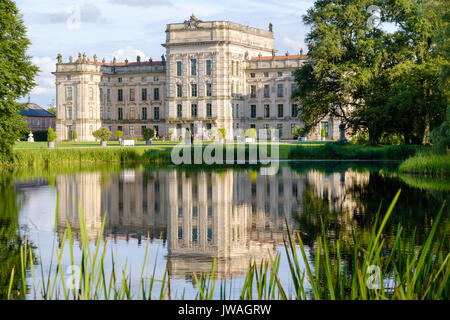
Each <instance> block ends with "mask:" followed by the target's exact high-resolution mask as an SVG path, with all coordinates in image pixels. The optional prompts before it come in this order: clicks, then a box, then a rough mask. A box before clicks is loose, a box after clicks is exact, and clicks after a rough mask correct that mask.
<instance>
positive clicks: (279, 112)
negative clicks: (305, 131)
mask: <svg viewBox="0 0 450 320" xmlns="http://www.w3.org/2000/svg"><path fill="white" fill-rule="evenodd" d="M283 109H284V107H283V105H282V104H279V105H278V118H282V117H283V113H284V112H283V111H284V110H283Z"/></svg>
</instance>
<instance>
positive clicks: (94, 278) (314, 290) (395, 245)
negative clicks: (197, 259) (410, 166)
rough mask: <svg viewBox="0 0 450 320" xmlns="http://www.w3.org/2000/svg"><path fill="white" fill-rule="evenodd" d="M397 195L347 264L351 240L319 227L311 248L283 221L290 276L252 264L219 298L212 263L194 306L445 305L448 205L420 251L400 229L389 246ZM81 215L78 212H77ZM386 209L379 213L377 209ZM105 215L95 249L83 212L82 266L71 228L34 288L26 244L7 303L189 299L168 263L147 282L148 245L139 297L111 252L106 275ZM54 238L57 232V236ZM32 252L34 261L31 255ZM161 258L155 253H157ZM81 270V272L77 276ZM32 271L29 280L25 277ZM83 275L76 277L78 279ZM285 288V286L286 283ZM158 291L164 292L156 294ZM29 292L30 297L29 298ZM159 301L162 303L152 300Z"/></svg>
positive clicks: (199, 281)
mask: <svg viewBox="0 0 450 320" xmlns="http://www.w3.org/2000/svg"><path fill="white" fill-rule="evenodd" d="M399 196H400V191H398V193H397V194H396V195H395V197H394V198H393V200H392V202H391V204H390V206H389V208H388V210H387V212H386V213H385V215H384V216H381V214H380V209H379V210H378V213H377V216H376V219H375V222H374V224H373V228H372V231H371V233H370V237H369V239H368V242H366V244H365V245H364V244H361V243H358V241H357V240H356V237H355V236H354V237H353V243H351V248H352V250H351V253H350V258H349V257H348V253H347V259H345V258H344V253H343V250H342V248H343V247H344V245H346V244H347V245H348V240H346V241H344V239H342V238H339V240H337V241H335V242H333V243H332V242H330V241H329V239H328V238H327V235H326V230H325V227H324V225H323V223H322V235H321V236H320V237H318V238H317V239H316V241H315V245H314V246H310V247H306V246H305V244H304V242H303V241H302V237H301V236H300V233H299V232H296V233H292V232H291V230H289V227H288V224H287V221H286V228H287V233H286V239H285V241H284V244H285V245H284V254H285V257H286V259H287V264H288V268H289V271H290V273H289V274H288V277H287V280H286V278H283V279H280V276H281V275H280V272H279V269H280V261H281V258H282V255H281V252H279V253H277V254H276V255H275V256H274V257H273V256H271V255H270V254H268V259H265V260H263V261H262V262H260V263H259V264H258V263H256V261H255V260H251V261H250V263H249V266H248V271H247V273H246V275H245V278H244V280H243V283H242V287H241V288H240V290H239V293H238V294H237V295H236V293H234V294H233V292H232V286H231V281H230V285H229V289H228V290H229V291H228V292H227V281H226V280H220V290H219V292H217V293H216V291H215V288H216V282H217V281H219V280H217V278H216V275H215V273H216V259H214V261H213V263H212V268H211V272H210V274H209V275H207V274H204V273H202V274H201V275H200V276H197V274H196V273H195V272H194V273H193V278H194V279H195V284H196V287H197V289H193V290H194V291H195V290H198V293H197V295H196V298H197V299H201V300H212V299H236V298H238V299H243V300H252V299H264V300H272V299H282V300H286V299H298V300H306V299H313V300H323V299H331V300H344V299H351V300H356V299H374V300H388V299H398V300H413V299H448V297H449V296H450V286H449V284H448V283H449V276H450V268H449V260H450V253H449V242H448V235H447V229H448V217H446V216H445V215H444V208H445V205H446V204H445V203H444V204H443V205H442V207H441V210H440V211H439V213H438V214H437V216H436V217H435V219H434V223H433V226H432V228H431V230H430V231H429V232H428V234H427V235H426V237H425V239H426V240H425V242H424V244H423V245H422V246H415V245H414V243H415V242H414V237H415V234H413V235H412V238H411V237H410V238H408V237H407V236H406V235H405V233H404V231H403V228H402V226H400V225H399V226H398V227H397V233H396V235H395V238H394V239H393V242H392V241H388V239H387V238H386V237H385V235H384V233H383V230H384V229H385V227H386V225H387V222H388V220H389V217H390V216H391V215H392V214H393V212H394V208H395V205H396V202H397V200H398V198H399ZM80 207H81V206H80ZM380 208H381V206H380ZM105 219H106V213H105V215H104V217H103V221H102V225H101V228H100V232H99V235H98V236H97V241H96V242H95V245H94V246H93V244H92V243H91V242H90V241H89V238H88V233H87V231H86V225H85V221H84V216H83V212H82V211H81V210H80V212H79V225H80V230H79V232H80V237H79V238H80V240H79V244H78V245H79V246H80V248H81V251H82V252H81V259H80V261H75V259H74V246H75V243H74V237H73V234H72V228H71V226H70V224H69V223H67V228H66V230H65V232H64V234H63V235H62V239H60V247H58V248H56V249H55V253H56V260H57V266H56V269H55V271H53V272H52V270H51V268H50V269H49V272H48V275H47V278H46V277H45V276H44V271H43V268H42V263H41V273H42V280H41V281H40V282H39V283H37V284H36V281H35V275H34V264H33V261H34V260H35V258H34V257H33V254H32V250H31V249H30V248H29V247H27V241H25V243H24V245H23V246H22V247H21V251H20V262H21V265H19V266H15V267H13V268H12V270H11V281H10V285H9V288H8V295H7V297H8V298H9V299H25V298H28V299H66V300H68V299H74V300H100V299H107V300H109V299H113V300H125V299H144V300H147V299H180V298H181V299H184V297H185V292H184V291H183V293H182V294H181V296H180V295H177V294H176V293H175V294H174V293H173V290H172V289H171V282H170V280H171V273H170V267H169V266H170V264H169V259H168V260H167V263H166V269H165V271H164V273H163V276H162V279H156V260H155V265H154V266H153V271H152V273H151V275H149V272H148V270H149V267H150V266H149V261H150V250H149V237H147V242H146V246H145V254H144V257H143V263H142V266H141V269H140V270H141V271H140V279H138V280H139V281H138V286H137V290H136V289H135V288H134V287H133V286H132V281H131V280H132V279H131V276H130V275H129V270H127V261H125V264H124V266H123V267H122V268H120V267H119V265H118V262H117V261H118V257H119V255H118V253H117V251H116V252H115V253H114V251H113V249H112V247H111V266H112V270H111V272H106V271H105V264H106V260H105V258H106V255H107V250H108V241H107V238H104V237H103V230H104V225H105V221H106V220H105ZM55 234H56V232H55ZM66 246H68V247H69V254H70V262H71V265H72V268H71V269H70V270H69V271H67V270H63V264H62V260H63V259H62V258H63V253H64V249H65V247H66ZM27 252H29V254H27ZM156 255H158V252H157V253H156ZM73 266H76V268H73ZM29 270H30V271H31V275H32V279H31V284H30V280H27V277H26V275H27V274H29V273H28V271H29ZM15 273H17V274H20V276H21V286H20V287H19V288H21V290H19V291H17V292H12V290H11V287H12V280H13V278H14V274H15ZM77 273H78V274H77ZM286 281H287V283H286ZM155 283H157V284H158V285H159V292H158V293H156V292H154V291H155V290H156V289H157V288H155ZM30 288H32V289H33V294H31V290H30ZM155 294H158V295H155Z"/></svg>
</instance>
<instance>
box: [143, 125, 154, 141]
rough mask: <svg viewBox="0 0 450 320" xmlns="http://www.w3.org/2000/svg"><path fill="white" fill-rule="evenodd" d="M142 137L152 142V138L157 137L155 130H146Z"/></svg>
mask: <svg viewBox="0 0 450 320" xmlns="http://www.w3.org/2000/svg"><path fill="white" fill-rule="evenodd" d="M142 135H143V136H144V139H145V140H147V141H148V140H151V139H152V138H154V137H155V130H153V129H147V128H146V129H144V132H143V133H142Z"/></svg>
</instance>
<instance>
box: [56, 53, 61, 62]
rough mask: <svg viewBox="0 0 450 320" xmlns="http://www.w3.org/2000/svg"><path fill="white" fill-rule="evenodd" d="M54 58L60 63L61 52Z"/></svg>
mask: <svg viewBox="0 0 450 320" xmlns="http://www.w3.org/2000/svg"><path fill="white" fill-rule="evenodd" d="M56 60H58V63H62V55H61V53H58V55H57V56H56Z"/></svg>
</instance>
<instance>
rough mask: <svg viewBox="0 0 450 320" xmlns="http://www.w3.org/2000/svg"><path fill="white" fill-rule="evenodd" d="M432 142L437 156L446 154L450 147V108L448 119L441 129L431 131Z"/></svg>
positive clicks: (449, 109)
mask: <svg viewBox="0 0 450 320" xmlns="http://www.w3.org/2000/svg"><path fill="white" fill-rule="evenodd" d="M430 139H431V142H432V143H433V152H434V153H436V154H446V153H447V150H448V149H449V146H450V107H447V119H446V121H444V122H443V123H442V124H441V125H440V126H439V127H437V128H436V129H434V130H433V131H431V134H430Z"/></svg>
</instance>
